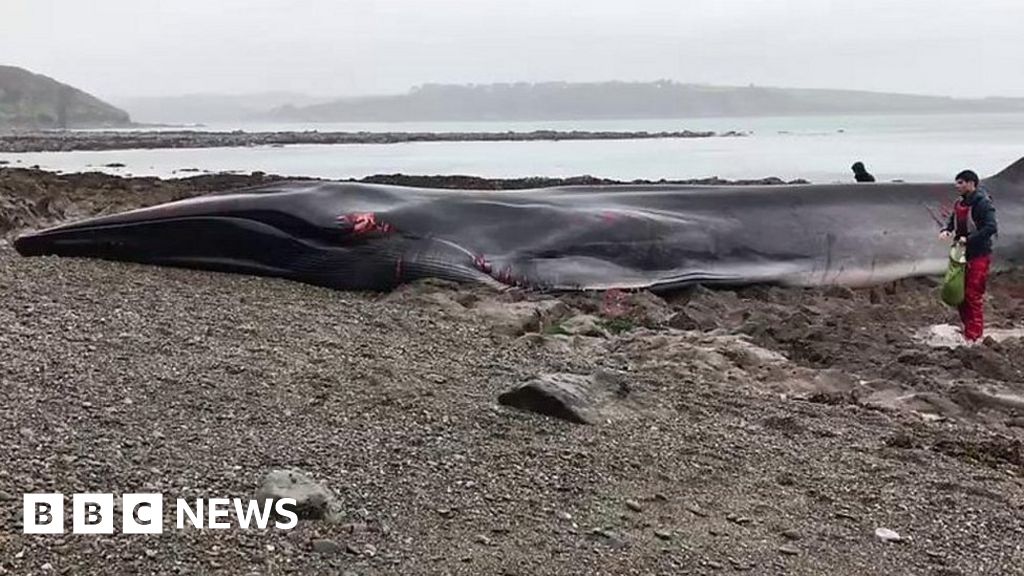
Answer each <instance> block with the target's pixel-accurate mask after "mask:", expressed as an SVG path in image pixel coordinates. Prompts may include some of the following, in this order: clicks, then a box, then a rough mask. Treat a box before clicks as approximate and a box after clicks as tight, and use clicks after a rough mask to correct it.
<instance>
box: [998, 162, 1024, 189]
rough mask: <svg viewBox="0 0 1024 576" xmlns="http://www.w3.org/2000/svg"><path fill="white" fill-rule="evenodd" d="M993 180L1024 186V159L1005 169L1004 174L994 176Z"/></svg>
mask: <svg viewBox="0 0 1024 576" xmlns="http://www.w3.org/2000/svg"><path fill="white" fill-rule="evenodd" d="M991 179H993V180H1003V181H1006V182H1013V183H1021V184H1024V158H1021V159H1020V160H1017V161H1016V162H1014V163H1013V164H1010V165H1009V166H1007V167H1006V168H1003V171H1002V172H1000V173H999V174H996V175H995V176H992V178H991Z"/></svg>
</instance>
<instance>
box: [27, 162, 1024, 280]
mask: <svg viewBox="0 0 1024 576" xmlns="http://www.w3.org/2000/svg"><path fill="white" fill-rule="evenodd" d="M982 184H983V185H984V186H985V187H986V189H987V190H988V191H989V192H990V194H991V196H992V197H993V199H994V203H995V206H996V208H997V216H998V219H999V235H998V238H997V240H996V242H995V251H996V260H995V262H996V264H997V265H1003V266H1006V265H1020V264H1022V263H1024V158H1022V159H1021V160H1019V161H1017V162H1016V163H1014V164H1013V165H1011V166H1010V167H1008V168H1006V169H1005V170H1003V171H1002V172H1000V173H999V174H997V175H995V176H992V177H990V178H987V179H985V180H983V182H982ZM954 198H955V191H954V189H953V186H952V184H951V183H935V184H905V183H876V184H832V185H810V184H805V185H785V186H676V185H615V186H569V187H560V188H544V189H533V190H516V191H474V190H468V191H467V190H437V189H417V188H405V187H398V186H385V185H371V184H355V183H340V182H309V181H291V182H279V183H275V184H271V185H267V186H261V187H256V188H248V189H244V190H235V191H226V192H220V193H214V194H209V195H206V196H201V197H196V198H191V199H187V200H181V201H177V202H171V203H167V204H162V205H158V206H153V207H149V208H143V209H139V210H133V211H130V212H125V213H122V214H116V215H111V216H103V217H98V218H92V219H88V220H84V221H80V222H75V223H72V224H67V225H63V226H58V227H55V228H50V229H47V230H42V231H38V232H34V233H30V234H25V235H23V236H21V237H19V238H18V239H17V240H16V241H15V243H14V246H15V248H16V249H17V250H18V252H19V253H21V254H22V255H25V256H35V255H45V254H56V255H61V256H85V257H95V258H105V259H112V260H125V261H133V262H143V263H148V264H157V265H167V266H183V267H190V268H202V269H210V270H220V271H229V272H239V273H246V274H259V275H266V276H276V277H283V278H289V279H292V280H298V281H302V282H308V283H312V284H317V285H322V286H328V287H331V288H339V289H357V290H359V289H370V290H387V289H391V288H393V287H395V286H397V285H399V284H402V283H404V282H407V281H410V280H414V279H418V278H424V277H438V278H445V279H451V280H458V281H466V282H482V283H487V284H491V285H494V286H508V285H513V286H524V287H530V288H538V289H551V290H586V289H609V288H622V289H628V288H646V289H651V290H655V291H667V290H672V289H675V288H679V287H683V286H686V285H691V284H696V283H702V284H730V285H742V284H751V283H779V284H786V285H805V286H806V285H828V284H839V285H848V286H855V285H870V284H873V283H879V282H885V281H889V280H893V279H896V278H903V277H910V276H919V275H932V274H938V273H941V272H942V271H943V270H944V269H945V267H946V263H947V253H948V246H947V245H945V244H943V243H942V242H940V241H939V240H938V239H937V236H936V234H937V232H938V230H939V227H940V223H939V221H940V220H941V219H942V214H943V213H944V211H948V208H949V206H950V205H951V203H952V200H953V199H954Z"/></svg>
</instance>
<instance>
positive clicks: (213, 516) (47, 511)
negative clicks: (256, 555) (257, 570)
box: [22, 493, 298, 534]
mask: <svg viewBox="0 0 1024 576" xmlns="http://www.w3.org/2000/svg"><path fill="white" fill-rule="evenodd" d="M163 503H164V497H163V494H160V493H137V494H136V493H132V494H122V495H121V511H120V514H118V511H117V507H116V504H115V499H114V495H113V494H106V493H85V494H74V495H73V496H72V497H71V527H70V528H71V532H73V533H75V534H113V533H114V524H115V519H117V518H118V517H119V516H120V529H121V533H123V534H162V533H163V530H164V505H163ZM64 504H65V501H64V495H63V494H60V493H49V494H25V495H24V501H23V510H22V518H23V521H22V523H23V526H24V528H23V532H24V533H25V534H63V533H64V532H65V531H66V530H67V526H66V525H65V514H64V511H65V505H64ZM174 516H175V518H176V522H175V523H174V524H173V526H174V527H175V528H176V529H178V530H183V529H185V527H186V525H190V526H192V527H194V528H198V529H201V530H202V529H205V528H212V529H221V530H223V529H227V528H231V527H232V526H237V527H238V528H240V529H242V530H249V529H251V528H252V529H259V530H264V529H266V528H267V527H268V526H269V525H271V520H273V526H274V528H277V529H278V530H291V529H292V528H294V527H295V525H296V524H297V523H298V514H297V513H296V512H295V499H294V498H278V499H276V500H262V501H257V500H247V499H242V498H196V499H195V501H194V502H189V501H187V500H185V499H183V498H178V499H177V500H176V505H175V513H174ZM231 516H234V517H235V521H234V523H232V522H231V521H230V518H231Z"/></svg>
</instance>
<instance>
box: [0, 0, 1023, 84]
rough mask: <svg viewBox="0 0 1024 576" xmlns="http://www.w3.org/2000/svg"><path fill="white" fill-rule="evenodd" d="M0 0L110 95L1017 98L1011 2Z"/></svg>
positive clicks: (24, 30)
mask: <svg viewBox="0 0 1024 576" xmlns="http://www.w3.org/2000/svg"><path fill="white" fill-rule="evenodd" d="M0 3H2V7H0V63H3V64H12V65H15V66H22V67H25V68H28V69H30V70H33V71H35V72H40V73H43V74H47V75H49V76H53V77H55V78H57V79H58V80H61V81H64V82H68V83H70V84H73V85H76V86H78V87H81V88H83V89H85V90H87V91H90V92H93V93H95V94H97V95H100V96H105V97H118V96H135V95H174V94H184V93H195V92H220V93H242V92H259V91H270V90H275V91H276V90H282V91H294V92H306V93H311V94H320V95H349V94H371V93H388V92H404V91H405V90H407V89H408V88H409V87H411V86H413V85H416V84H422V83H427V82H438V83H469V82H475V83H488V82H509V81H520V80H522V81H544V80H568V81H592V80H612V79H619V80H644V81H645V80H657V79H672V80H677V81H681V82H700V83H710V84H728V85H746V84H749V83H754V84H758V85H773V86H787V87H822V88H856V89H866V90H880V91H895V92H913V93H926V94H947V95H953V96H987V95H1005V96H1024V74H1021V72H1020V71H1021V70H1024V36H1022V35H1021V32H1020V26H1021V23H1022V22H1024V2H1021V1H1020V0H971V1H967V0H898V1H896V0H833V1H829V0H615V1H613V0H572V1H567V0H376V1H371V0H90V1H83V0H0Z"/></svg>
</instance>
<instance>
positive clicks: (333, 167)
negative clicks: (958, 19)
mask: <svg viewBox="0 0 1024 576" xmlns="http://www.w3.org/2000/svg"><path fill="white" fill-rule="evenodd" d="M199 129H201V130H204V131H231V130H246V131H303V130H318V131H321V132H328V131H346V132H358V131H369V132H504V131H517V132H526V131H532V130H587V131H648V132H655V131H680V130H693V131H704V130H713V131H716V132H719V133H722V132H726V131H730V130H733V131H740V132H745V133H748V134H749V135H748V136H746V137H714V138H666V139H647V140H587V141H579V140H577V141H566V140H563V141H558V142H555V141H529V142H417V143H398V144H339V145H290V146H283V147H281V146H278V147H274V146H254V147H232V148H197V149H158V150H111V151H97V152H94V151H76V152H40V153H20V154H10V153H8V154H0V161H7V162H8V163H9V165H10V166H23V167H27V166H33V165H38V166H40V167H41V168H44V169H48V170H57V171H63V172H79V171H90V170H96V171H103V172H108V173H113V174H121V175H135V176H160V177H185V176H190V175H194V174H196V173H197V172H196V171H198V172H200V173H202V172H240V173H248V172H252V171H262V172H266V173H271V174H281V175H288V176H312V177H320V178H337V179H344V178H361V177H364V176H369V175H372V174H394V173H403V174H417V175H432V174H465V175H472V176H481V177H488V178H515V177H522V176H550V177H568V176H579V175H591V176H595V177H601V178H611V179H616V180H633V179H649V180H658V179H662V178H665V179H688V178H705V177H712V176H717V177H720V178H726V179H743V178H747V179H753V178H764V177H769V176H776V177H779V178H782V179H784V180H792V179H797V178H803V179H806V180H810V181H812V182H816V183H829V182H846V181H851V180H852V172H851V171H850V165H851V164H853V162H855V161H858V160H859V161H862V162H864V163H865V164H866V166H867V168H868V170H869V171H870V172H872V173H873V174H874V175H875V177H876V178H877V179H878V180H879V181H891V180H903V181H907V182H934V181H950V180H951V179H952V177H953V175H955V174H956V172H958V171H959V170H962V169H964V168H972V169H974V170H975V171H977V172H978V173H979V174H981V175H982V176H983V177H984V176H987V175H991V174H994V173H995V172H998V171H999V170H1001V169H1002V168H1004V167H1005V166H1007V165H1009V164H1011V163H1012V162H1014V161H1016V160H1017V159H1018V158H1021V157H1024V113H1016V114H941V115H939V114H928V115H877V116H799V117H761V118H697V119H678V118H676V119H662V120H658V119H642V120H574V121H537V122H416V123H345V124H338V123H331V124H309V123H307V124H231V125H212V126H207V127H203V128H199ZM113 163H117V164H124V165H125V166H124V167H107V166H105V165H107V164H113Z"/></svg>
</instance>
